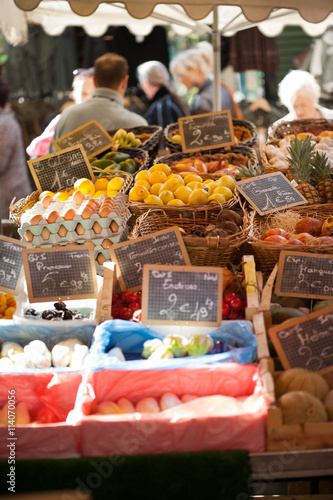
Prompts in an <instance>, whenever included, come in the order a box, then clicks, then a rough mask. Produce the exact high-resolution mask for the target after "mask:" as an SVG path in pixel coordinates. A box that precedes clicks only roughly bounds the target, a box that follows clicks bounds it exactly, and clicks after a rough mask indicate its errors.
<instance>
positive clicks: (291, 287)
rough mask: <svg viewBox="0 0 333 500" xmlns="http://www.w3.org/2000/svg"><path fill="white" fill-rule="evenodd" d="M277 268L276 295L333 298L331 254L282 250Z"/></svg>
mask: <svg viewBox="0 0 333 500" xmlns="http://www.w3.org/2000/svg"><path fill="white" fill-rule="evenodd" d="M278 269H279V270H278V275H277V278H276V285H275V293H276V294H277V295H282V296H286V297H307V298H312V299H333V255H324V254H321V255H320V254H313V253H305V252H287V251H282V252H281V253H280V258H279V268H278Z"/></svg>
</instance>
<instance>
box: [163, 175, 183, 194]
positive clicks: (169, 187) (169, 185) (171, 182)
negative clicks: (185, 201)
mask: <svg viewBox="0 0 333 500" xmlns="http://www.w3.org/2000/svg"><path fill="white" fill-rule="evenodd" d="M183 185H184V181H183V179H181V180H179V179H177V178H176V177H173V178H171V179H168V180H166V181H165V182H164V184H162V187H161V190H160V193H161V192H162V191H172V192H173V193H174V192H175V191H176V189H178V188H179V186H183Z"/></svg>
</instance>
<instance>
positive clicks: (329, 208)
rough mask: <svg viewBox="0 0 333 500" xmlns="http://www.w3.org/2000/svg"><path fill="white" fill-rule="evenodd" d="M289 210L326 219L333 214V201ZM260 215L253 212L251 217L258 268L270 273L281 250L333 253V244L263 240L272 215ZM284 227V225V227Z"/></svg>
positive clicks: (251, 234) (250, 227)
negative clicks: (291, 243) (293, 243)
mask: <svg viewBox="0 0 333 500" xmlns="http://www.w3.org/2000/svg"><path fill="white" fill-rule="evenodd" d="M288 211H292V212H296V213H298V214H299V215H300V216H301V217H314V218H316V219H319V220H321V221H324V220H325V219H326V218H327V217H329V216H331V215H332V214H333V203H327V204H323V205H310V206H305V207H302V208H300V207H292V208H289V209H288ZM272 216H274V214H272V215H271V216H267V215H266V216H260V215H259V214H258V213H257V212H252V214H251V215H250V217H249V243H250V245H251V247H252V250H253V253H254V255H255V257H256V260H257V266H258V270H259V271H261V272H263V273H265V274H266V275H269V274H270V273H271V272H272V270H273V268H274V266H275V264H276V263H277V262H278V261H279V257H280V252H281V251H282V250H287V251H288V252H305V253H316V254H333V245H322V246H319V245H313V246H311V245H302V246H299V245H284V244H281V243H273V242H268V241H266V242H265V241H262V240H261V239H260V238H261V235H262V234H263V233H264V232H265V231H267V230H268V229H270V228H272V226H271V225H270V221H271V217H272ZM282 229H283V227H282Z"/></svg>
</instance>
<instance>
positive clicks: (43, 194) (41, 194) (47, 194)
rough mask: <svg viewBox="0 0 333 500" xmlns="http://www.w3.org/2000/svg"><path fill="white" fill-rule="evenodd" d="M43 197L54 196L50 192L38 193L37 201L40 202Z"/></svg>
mask: <svg viewBox="0 0 333 500" xmlns="http://www.w3.org/2000/svg"><path fill="white" fill-rule="evenodd" d="M43 196H54V193H53V192H52V191H43V192H42V193H40V195H39V197H38V199H39V200H41V199H42V198H43Z"/></svg>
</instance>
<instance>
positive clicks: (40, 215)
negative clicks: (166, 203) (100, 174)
mask: <svg viewBox="0 0 333 500" xmlns="http://www.w3.org/2000/svg"><path fill="white" fill-rule="evenodd" d="M127 203H128V197H127V196H126V195H125V194H124V193H118V194H117V195H116V196H115V197H113V198H111V197H109V196H106V195H104V196H102V197H101V198H100V199H95V198H92V197H91V196H84V195H83V194H82V193H81V192H80V191H75V192H74V193H73V195H72V196H71V197H70V198H69V199H68V200H67V201H60V200H57V199H54V198H52V197H51V196H44V197H43V198H42V199H41V200H40V201H39V202H38V203H36V204H35V205H34V206H33V207H32V208H31V209H30V210H27V211H26V212H25V213H24V214H23V215H22V218H21V227H20V228H19V230H18V232H19V234H20V236H21V238H22V239H23V240H26V241H28V242H31V243H32V244H33V245H34V246H36V247H37V246H47V245H56V244H63V243H73V242H76V241H78V240H84V241H87V240H92V239H93V238H96V237H97V236H98V237H100V238H102V239H104V238H111V239H112V240H113V243H116V242H119V239H120V236H121V233H122V230H123V228H124V225H125V226H126V222H127V220H128V218H129V212H128V210H127V212H126V206H127Z"/></svg>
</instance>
